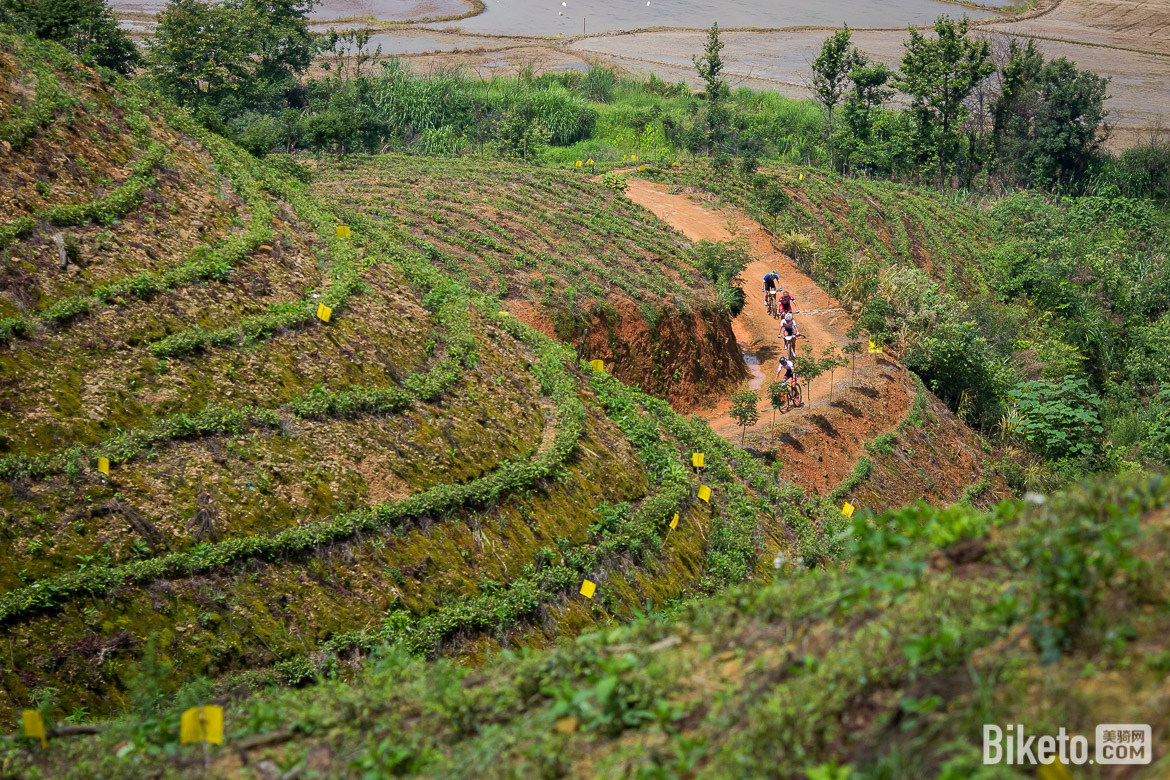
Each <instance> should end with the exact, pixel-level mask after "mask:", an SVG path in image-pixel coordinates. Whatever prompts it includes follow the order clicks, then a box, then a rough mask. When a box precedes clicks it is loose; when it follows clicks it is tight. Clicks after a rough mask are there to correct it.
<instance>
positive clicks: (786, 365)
mask: <svg viewBox="0 0 1170 780" xmlns="http://www.w3.org/2000/svg"><path fill="white" fill-rule="evenodd" d="M781 371H783V372H784V381H785V382H786V383H788V384H790V385H791V384H796V366H795V365H794V364H793V362H792V361H791V360H789V359H788V358H787V357H782V358H780V363H779V364H778V365H777V366H776V379H779V378H780V372H781ZM776 379H773V380H772V381H773V382H774V381H776Z"/></svg>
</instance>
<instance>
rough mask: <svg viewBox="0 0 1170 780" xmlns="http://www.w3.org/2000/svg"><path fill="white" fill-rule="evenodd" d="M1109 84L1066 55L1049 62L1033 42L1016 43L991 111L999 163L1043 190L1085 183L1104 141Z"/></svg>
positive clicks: (1020, 179)
mask: <svg viewBox="0 0 1170 780" xmlns="http://www.w3.org/2000/svg"><path fill="white" fill-rule="evenodd" d="M1108 83H1109V79H1106V78H1102V77H1100V76H1098V75H1096V74H1094V73H1089V72H1087V71H1081V70H1078V69H1077V68H1076V67H1075V66H1074V65H1073V64H1072V63H1071V62H1069V61H1068V60H1067V59H1065V58H1064V57H1060V58H1057V59H1055V60H1050V61H1048V62H1045V61H1044V57H1043V55H1042V54H1041V53H1040V51H1039V49H1037V48H1036V44H1035V42H1034V41H1031V40H1029V41H1028V42H1027V44H1025V45H1022V46H1021V45H1020V44H1019V43H1018V42H1017V41H1012V42H1011V43H1010V49H1009V53H1008V62H1007V63H1006V64H1005V65H1004V67H1003V89H1002V93H1001V95H1000V96H999V98H998V100H997V101H996V103H995V105H994V106H993V107H992V114H993V116H994V119H995V131H994V136H995V142H996V144H997V152H998V160H999V164H1000V165H1001V166H1003V167H1004V168H1006V169H1007V170H1008V171H1010V172H1011V175H1013V176H1014V177H1015V178H1016V180H1017V181H1020V182H1025V183H1031V184H1036V185H1040V186H1049V187H1051V186H1056V185H1068V184H1071V183H1075V182H1079V181H1081V180H1083V179H1084V177H1085V175H1086V174H1087V173H1088V172H1089V168H1090V165H1091V163H1092V162H1093V160H1094V158H1095V157H1096V156H1097V154H1098V152H1099V150H1100V148H1101V145H1102V143H1103V142H1104V140H1105V132H1104V130H1103V125H1104V121H1105V116H1106V114H1107V113H1108V112H1107V111H1106V110H1105V108H1104V101H1105V89H1106V87H1107V85H1108Z"/></svg>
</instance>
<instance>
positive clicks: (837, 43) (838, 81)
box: [812, 25, 861, 168]
mask: <svg viewBox="0 0 1170 780" xmlns="http://www.w3.org/2000/svg"><path fill="white" fill-rule="evenodd" d="M852 41H853V32H852V31H851V30H850V29H849V25H845V26H844V27H843V28H842V29H840V30H838V31H837V32H835V33H833V34H832V35H830V36H829V37H828V38H826V39H825V42H824V44H823V45H822V46H821V52H820V54H818V55H817V57H816V59H815V60H813V63H812V70H813V77H812V93H813V100H815V101H816V102H817V104H818V105H820V107H821V108H822V109H823V110H824V112H825V119H826V121H827V125H828V127H827V130H826V140H827V142H828V146H829V167H830V168H832V167H833V110H834V109H835V108H836V107H837V104H838V103H840V102H841V99H842V98H843V97H844V95H845V88H846V84H847V83H848V80H849V73H850V72H851V71H852V70H853V69H854V68H855V67H857V65H858V64H859V62H860V59H861V55H860V54H859V53H858V51H857V49H855V48H854V47H853V44H852Z"/></svg>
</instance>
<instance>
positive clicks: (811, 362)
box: [792, 344, 825, 410]
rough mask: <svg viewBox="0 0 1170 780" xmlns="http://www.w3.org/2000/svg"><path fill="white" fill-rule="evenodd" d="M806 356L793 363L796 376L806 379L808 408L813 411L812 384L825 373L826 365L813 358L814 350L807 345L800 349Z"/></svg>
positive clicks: (803, 355) (801, 356)
mask: <svg viewBox="0 0 1170 780" xmlns="http://www.w3.org/2000/svg"><path fill="white" fill-rule="evenodd" d="M800 351H801V352H802V353H804V354H801V355H797V356H796V360H793V361H792V364H793V367H794V368H795V369H796V375H797V376H799V377H803V378H804V387H805V392H804V394H805V396H806V397H807V399H808V407H809V409H810V410H811V409H812V382H813V380H814V379H816V378H817V377H819V376H820V375H821V374H823V373H825V365H824V363H822V362H821V361H820V360H817V359H816V358H815V357H813V348H812V347H810V346H809V345H808V344H805V345H804V346H803V347H801V348H800Z"/></svg>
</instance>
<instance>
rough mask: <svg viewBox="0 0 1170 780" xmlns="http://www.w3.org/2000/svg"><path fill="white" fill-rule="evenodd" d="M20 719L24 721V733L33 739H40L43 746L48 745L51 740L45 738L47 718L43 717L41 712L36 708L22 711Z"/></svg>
mask: <svg viewBox="0 0 1170 780" xmlns="http://www.w3.org/2000/svg"><path fill="white" fill-rule="evenodd" d="M20 719H21V720H23V721H24V735H25V736H26V737H29V738H31V739H38V738H39V739H40V740H41V747H48V746H49V741H48V740H47V739H46V738H45V737H46V735H45V719H44V718H42V717H41V713H39V712H37V711H36V710H25V711H24V712H22V713H20Z"/></svg>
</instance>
